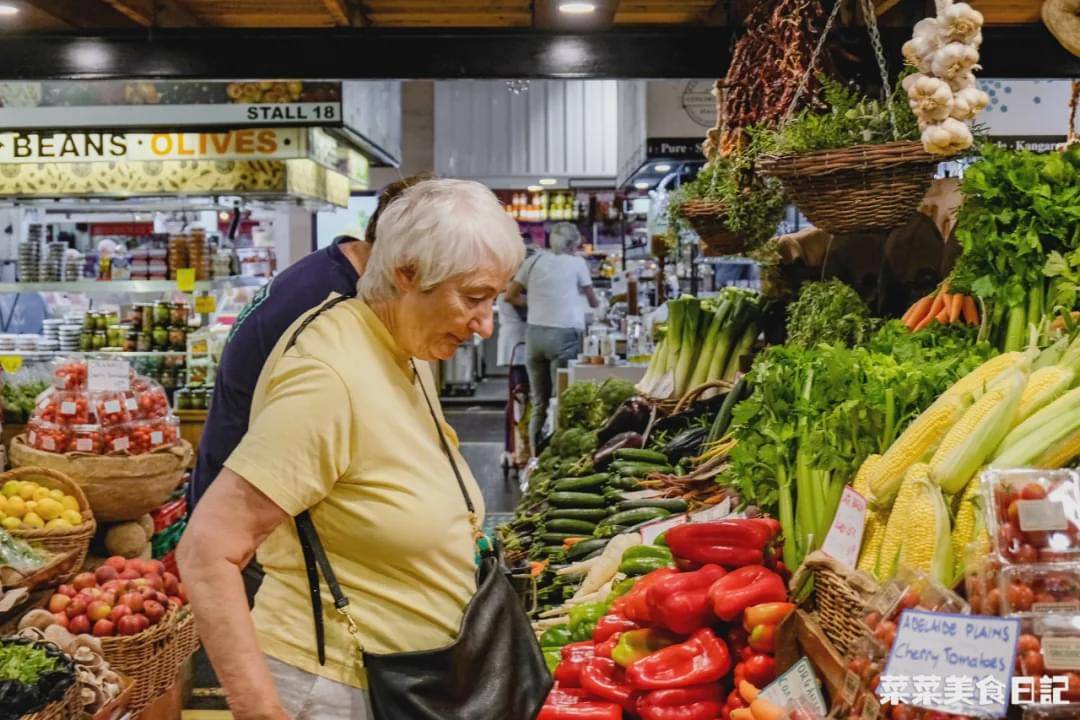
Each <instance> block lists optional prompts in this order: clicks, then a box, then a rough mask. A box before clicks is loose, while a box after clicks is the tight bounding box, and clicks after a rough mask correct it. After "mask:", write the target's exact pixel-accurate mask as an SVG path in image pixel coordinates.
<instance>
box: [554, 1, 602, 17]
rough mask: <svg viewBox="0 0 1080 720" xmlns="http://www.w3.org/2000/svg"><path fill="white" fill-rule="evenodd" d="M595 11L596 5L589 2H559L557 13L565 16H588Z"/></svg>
mask: <svg viewBox="0 0 1080 720" xmlns="http://www.w3.org/2000/svg"><path fill="white" fill-rule="evenodd" d="M595 10H596V5H595V4H594V3H591V2H561V3H559V12H562V13H566V14H567V15H588V14H589V13H591V12H594V11H595Z"/></svg>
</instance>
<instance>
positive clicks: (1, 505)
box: [0, 495, 8, 513]
mask: <svg viewBox="0 0 1080 720" xmlns="http://www.w3.org/2000/svg"><path fill="white" fill-rule="evenodd" d="M7 504H8V499H7V495H0V512H2V513H6V512H7Z"/></svg>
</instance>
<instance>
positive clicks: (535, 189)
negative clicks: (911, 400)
mask: <svg viewBox="0 0 1080 720" xmlns="http://www.w3.org/2000/svg"><path fill="white" fill-rule="evenodd" d="M525 189H526V190H528V191H529V192H533V193H534V192H540V191H541V190H543V189H544V188H542V187H540V186H539V185H530V186H529V187H527V188H525Z"/></svg>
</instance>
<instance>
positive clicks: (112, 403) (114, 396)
mask: <svg viewBox="0 0 1080 720" xmlns="http://www.w3.org/2000/svg"><path fill="white" fill-rule="evenodd" d="M94 407H95V410H96V411H97V418H98V422H99V423H101V425H102V426H104V427H108V426H111V425H123V424H124V423H128V422H131V413H129V412H128V410H127V402H126V399H125V398H124V394H123V393H118V392H102V393H98V394H97V395H96V396H95V398H94Z"/></svg>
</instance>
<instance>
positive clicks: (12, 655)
mask: <svg viewBox="0 0 1080 720" xmlns="http://www.w3.org/2000/svg"><path fill="white" fill-rule="evenodd" d="M59 667H60V665H59V663H58V662H57V659H56V658H55V657H49V656H48V655H47V654H46V653H45V651H44V650H42V649H41V648H37V647H34V646H33V645H28V644H22V643H6V644H3V645H0V680H14V681H15V682H19V683H22V684H23V685H29V686H31V687H33V686H34V685H36V684H37V682H38V680H39V679H40V678H41V676H42V675H46V674H48V673H51V672H55V671H56V670H58V669H59Z"/></svg>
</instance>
